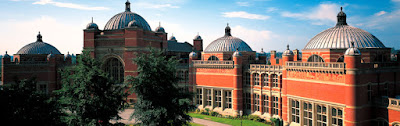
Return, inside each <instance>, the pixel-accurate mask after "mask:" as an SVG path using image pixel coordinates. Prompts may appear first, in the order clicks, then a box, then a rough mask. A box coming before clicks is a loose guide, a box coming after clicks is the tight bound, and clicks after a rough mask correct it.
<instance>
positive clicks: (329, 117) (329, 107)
mask: <svg viewBox="0 0 400 126" xmlns="http://www.w3.org/2000/svg"><path fill="white" fill-rule="evenodd" d="M291 100H299V101H300V105H301V107H300V109H301V110H300V111H304V110H303V108H304V107H303V104H304V102H307V103H311V104H312V105H313V112H312V113H313V116H312V117H313V125H315V126H316V124H317V121H316V120H317V108H316V107H317V105H322V106H325V107H326V108H327V112H326V115H327V124H328V126H331V125H332V114H331V113H332V108H336V109H340V110H342V117H341V119H342V120H343V125H344V122H345V120H344V119H345V111H344V108H345V106H344V105H339V104H332V103H327V102H324V101H320V100H314V99H304V98H297V97H292V96H288V101H291ZM291 107H292V103H291V102H288V108H291ZM287 115H288V119H289V120H292V117H291V116H290V115H292V112H291V111H290V110H288V114H287ZM300 118H304V117H303V113H300ZM303 121H304V120H300V125H303ZM290 122H291V121H290Z"/></svg>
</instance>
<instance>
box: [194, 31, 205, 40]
mask: <svg viewBox="0 0 400 126" xmlns="http://www.w3.org/2000/svg"><path fill="white" fill-rule="evenodd" d="M193 40H203V39H202V38H201V36H200V35H199V33H197V35H196V36H195V37H194V39H193Z"/></svg>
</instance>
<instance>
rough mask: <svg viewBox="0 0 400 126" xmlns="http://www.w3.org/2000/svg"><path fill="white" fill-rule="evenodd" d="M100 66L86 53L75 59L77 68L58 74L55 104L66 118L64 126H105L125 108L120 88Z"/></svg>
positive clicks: (69, 68) (124, 94) (121, 87)
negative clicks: (64, 113)
mask: <svg viewBox="0 0 400 126" xmlns="http://www.w3.org/2000/svg"><path fill="white" fill-rule="evenodd" d="M100 67H101V63H100V62H99V61H97V60H96V59H94V58H91V57H90V56H89V53H88V52H87V51H83V54H82V55H79V56H78V58H77V65H75V66H72V67H68V68H65V69H63V70H62V71H61V76H62V88H61V89H60V90H59V91H58V93H57V94H58V96H59V102H60V103H61V104H62V105H63V106H64V108H63V109H64V110H66V113H67V114H68V116H65V117H64V118H63V121H65V122H66V123H67V124H68V125H108V124H109V120H110V119H120V117H119V116H118V112H119V111H121V110H123V109H124V108H125V106H126V105H125V103H126V102H125V99H126V96H127V93H126V92H125V88H126V87H125V86H124V84H115V83H114V82H115V81H113V80H112V79H110V77H109V76H108V74H107V73H105V72H104V71H103V70H102V69H101V68H100Z"/></svg>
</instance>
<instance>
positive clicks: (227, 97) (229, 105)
mask: <svg viewBox="0 0 400 126" xmlns="http://www.w3.org/2000/svg"><path fill="white" fill-rule="evenodd" d="M225 102H226V105H225V108H230V109H231V108H232V91H225Z"/></svg>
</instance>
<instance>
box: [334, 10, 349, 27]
mask: <svg viewBox="0 0 400 126" xmlns="http://www.w3.org/2000/svg"><path fill="white" fill-rule="evenodd" d="M336 25H347V22H346V13H344V12H343V7H340V12H339V13H338V15H337V23H336Z"/></svg>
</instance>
